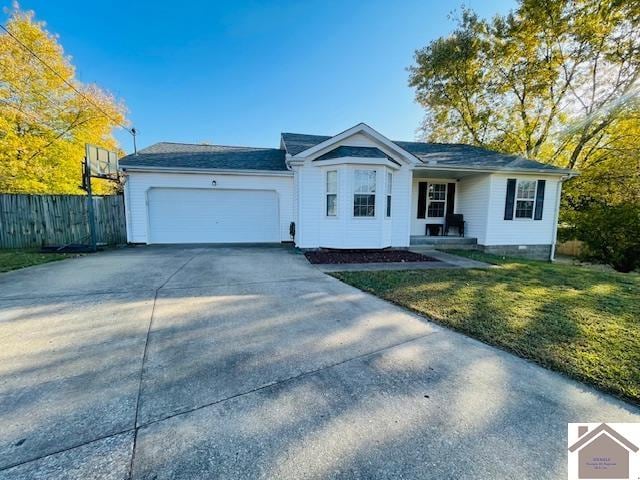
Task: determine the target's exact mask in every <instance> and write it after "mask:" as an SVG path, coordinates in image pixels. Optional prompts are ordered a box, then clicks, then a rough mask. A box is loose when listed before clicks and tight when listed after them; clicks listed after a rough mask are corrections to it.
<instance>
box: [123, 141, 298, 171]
mask: <svg viewBox="0 0 640 480" xmlns="http://www.w3.org/2000/svg"><path fill="white" fill-rule="evenodd" d="M284 159H285V151H284V150H280V149H276V148H254V147H227V146H222V145H197V144H186V143H169V142H161V143H156V144H154V145H151V146H150V147H147V148H144V149H142V150H140V151H138V155H127V156H126V157H123V158H121V159H120V166H121V167H124V168H126V167H132V166H136V167H165V168H199V169H207V168H212V169H232V170H273V171H280V170H287V166H286V164H285V161H284Z"/></svg>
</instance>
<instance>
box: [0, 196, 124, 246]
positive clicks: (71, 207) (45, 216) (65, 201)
mask: <svg viewBox="0 0 640 480" xmlns="http://www.w3.org/2000/svg"><path fill="white" fill-rule="evenodd" d="M87 202H88V198H87V197H86V196H85V195H12V194H0V248H31V247H41V246H44V245H67V244H71V243H75V244H88V243H89V242H90V237H89V219H88V216H87ZM93 208H94V214H95V219H96V231H97V239H98V243H105V244H109V245H117V244H122V243H126V242H127V231H126V225H125V217H124V200H123V197H122V195H109V196H104V197H93Z"/></svg>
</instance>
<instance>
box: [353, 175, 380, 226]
mask: <svg viewBox="0 0 640 480" xmlns="http://www.w3.org/2000/svg"><path fill="white" fill-rule="evenodd" d="M353 192H354V193H353V216H354V217H375V215H376V171H375V170H354V172H353Z"/></svg>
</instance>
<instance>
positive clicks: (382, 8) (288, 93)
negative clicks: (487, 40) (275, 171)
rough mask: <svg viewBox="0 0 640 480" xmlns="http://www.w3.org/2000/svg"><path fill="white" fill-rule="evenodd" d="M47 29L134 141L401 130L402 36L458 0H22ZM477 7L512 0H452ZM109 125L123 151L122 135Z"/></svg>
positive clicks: (438, 29) (430, 30)
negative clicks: (120, 110) (107, 94)
mask: <svg viewBox="0 0 640 480" xmlns="http://www.w3.org/2000/svg"><path fill="white" fill-rule="evenodd" d="M3 3H4V4H5V6H8V4H9V1H8V0H3ZM20 4H21V7H22V8H23V9H32V10H34V11H35V12H36V17H37V18H38V19H40V20H44V21H45V22H46V23H47V27H48V29H49V30H50V31H51V32H53V33H56V34H58V35H59V36H60V42H61V43H62V45H63V46H64V48H65V51H66V52H67V54H69V55H71V56H72V58H73V62H74V64H75V66H76V68H77V75H78V78H79V79H80V80H81V81H83V82H95V83H97V84H99V85H100V86H101V87H103V88H105V89H107V90H109V91H111V92H112V93H113V94H114V95H115V96H116V97H118V98H120V99H122V100H123V101H124V102H125V103H126V105H127V107H128V109H129V118H130V120H131V122H132V124H133V125H134V126H135V127H136V128H137V129H138V130H139V132H140V135H139V136H138V147H139V148H140V147H144V146H147V145H150V144H152V143H155V142H158V141H162V140H165V141H176V142H194V143H198V142H209V143H218V144H224V145H249V146H265V147H268V146H274V147H275V146H277V145H278V142H279V134H280V132H282V131H289V132H302V133H316V134H321V135H322V134H327V135H328V134H334V133H338V132H340V131H342V130H344V129H345V128H348V127H350V126H352V125H354V124H356V123H358V122H361V121H363V122H366V123H368V124H369V125H371V126H372V127H374V128H376V129H378V130H379V131H380V132H381V133H383V134H384V135H387V136H388V137H391V138H394V139H399V140H412V139H414V138H415V136H416V129H417V128H418V126H419V123H420V120H421V118H422V110H421V108H420V106H419V105H417V104H416V103H415V102H414V100H413V91H412V89H410V88H409V87H408V86H407V72H406V67H407V66H409V65H410V64H411V62H412V59H413V52H414V50H415V49H417V48H419V47H421V46H424V45H426V44H427V43H428V42H429V40H431V39H434V38H437V37H439V36H442V35H446V34H447V33H448V32H449V31H451V29H452V28H453V25H454V23H453V21H452V20H450V19H449V18H448V15H449V13H450V12H451V11H452V10H454V9H456V8H457V9H459V7H460V6H461V5H462V2H451V1H446V0H445V1H427V0H422V1H420V0H407V1H403V0H396V1H391V0H388V1H378V0H366V1H363V0H355V1H351V0H344V1H327V0H325V1H316V0H309V1H297V2H283V1H270V0H265V1H228V2H217V1H192V2H188V1H184V2H176V1H173V2H159V1H135V2H132V1H94V2H80V1H66V0H56V1H51V0H22V1H21V2H20ZM464 4H465V5H467V6H469V7H471V8H473V9H474V10H475V11H477V12H478V13H479V14H480V15H482V16H485V17H491V16H493V15H494V14H496V13H504V12H506V11H508V10H509V9H510V8H513V7H514V6H515V2H514V1H513V0H494V1H486V0H466V1H465V2H464ZM117 137H118V139H119V140H120V142H121V145H122V147H123V148H124V149H125V150H126V151H127V152H130V151H131V150H132V143H131V140H130V137H129V135H128V134H127V133H126V132H123V131H122V130H120V131H119V132H118V133H117Z"/></svg>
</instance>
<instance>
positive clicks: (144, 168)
mask: <svg viewBox="0 0 640 480" xmlns="http://www.w3.org/2000/svg"><path fill="white" fill-rule="evenodd" d="M120 168H121V169H122V170H123V171H125V172H141V173H218V174H222V173H226V174H234V175H264V176H278V177H290V176H292V175H293V172H291V171H289V170H258V169H232V168H186V167H155V166H150V165H120Z"/></svg>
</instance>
